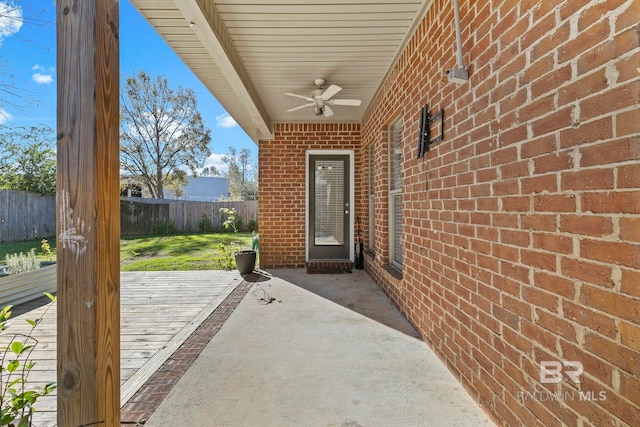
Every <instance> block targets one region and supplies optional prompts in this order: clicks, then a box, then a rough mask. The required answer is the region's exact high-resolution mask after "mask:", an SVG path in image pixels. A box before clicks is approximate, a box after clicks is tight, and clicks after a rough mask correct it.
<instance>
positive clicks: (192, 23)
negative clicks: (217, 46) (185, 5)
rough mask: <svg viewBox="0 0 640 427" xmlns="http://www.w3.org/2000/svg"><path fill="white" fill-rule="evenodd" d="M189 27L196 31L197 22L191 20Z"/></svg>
mask: <svg viewBox="0 0 640 427" xmlns="http://www.w3.org/2000/svg"><path fill="white" fill-rule="evenodd" d="M189 28H190V29H191V31H192V32H194V33H195V32H196V31H197V28H196V23H195V22H189Z"/></svg>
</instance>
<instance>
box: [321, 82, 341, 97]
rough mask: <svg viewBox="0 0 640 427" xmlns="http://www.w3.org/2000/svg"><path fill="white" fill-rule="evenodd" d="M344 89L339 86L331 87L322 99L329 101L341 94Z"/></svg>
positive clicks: (323, 94)
mask: <svg viewBox="0 0 640 427" xmlns="http://www.w3.org/2000/svg"><path fill="white" fill-rule="evenodd" d="M341 90H342V88H341V87H340V86H338V85H331V86H329V87H328V88H327V90H325V91H324V92H323V93H322V99H323V100H324V101H327V100H328V99H329V98H331V97H332V96H334V95H335V94H336V93H338V92H340V91H341Z"/></svg>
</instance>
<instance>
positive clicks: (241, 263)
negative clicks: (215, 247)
mask: <svg viewBox="0 0 640 427" xmlns="http://www.w3.org/2000/svg"><path fill="white" fill-rule="evenodd" d="M220 212H222V213H224V214H225V215H226V216H227V218H226V219H225V221H224V222H223V223H222V225H223V226H224V228H226V229H229V228H231V229H232V230H233V232H234V233H237V232H238V224H237V218H238V213H237V212H236V210H235V209H233V208H220ZM251 240H252V244H251V249H241V248H240V249H238V250H236V251H235V252H234V253H233V257H234V258H235V260H236V267H237V269H238V271H239V272H240V274H249V273H251V272H253V270H254V269H255V267H256V257H257V254H258V251H257V249H258V235H257V234H256V233H255V232H254V233H252V239H251Z"/></svg>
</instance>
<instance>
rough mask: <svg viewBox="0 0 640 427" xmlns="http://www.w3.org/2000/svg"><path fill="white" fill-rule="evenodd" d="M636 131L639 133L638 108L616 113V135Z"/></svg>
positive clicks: (630, 133)
mask: <svg viewBox="0 0 640 427" xmlns="http://www.w3.org/2000/svg"><path fill="white" fill-rule="evenodd" d="M638 63H640V61H638ZM636 69H637V63H636ZM636 73H637V71H636ZM638 133H640V109H637V108H635V109H633V110H629V111H625V112H622V113H619V114H617V115H616V136H618V137H620V136H625V135H632V134H638Z"/></svg>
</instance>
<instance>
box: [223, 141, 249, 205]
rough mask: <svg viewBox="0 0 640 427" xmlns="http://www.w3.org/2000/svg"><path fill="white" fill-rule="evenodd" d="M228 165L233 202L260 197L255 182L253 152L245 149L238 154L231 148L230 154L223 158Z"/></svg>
mask: <svg viewBox="0 0 640 427" xmlns="http://www.w3.org/2000/svg"><path fill="white" fill-rule="evenodd" d="M222 161H223V162H224V163H225V164H226V165H227V168H228V171H227V177H228V178H229V181H230V185H229V193H231V199H233V200H255V199H256V198H257V196H258V185H257V182H256V180H255V168H253V167H252V162H251V150H249V149H248V148H243V149H242V150H240V152H239V153H238V150H236V149H235V147H229V153H227V154H225V155H224V156H223V157H222Z"/></svg>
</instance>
